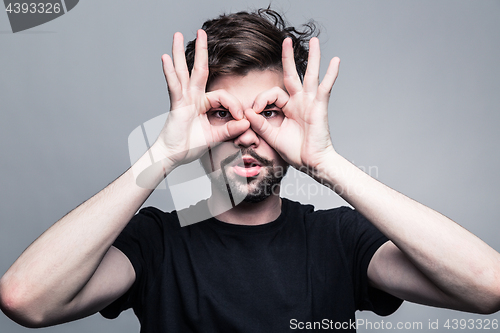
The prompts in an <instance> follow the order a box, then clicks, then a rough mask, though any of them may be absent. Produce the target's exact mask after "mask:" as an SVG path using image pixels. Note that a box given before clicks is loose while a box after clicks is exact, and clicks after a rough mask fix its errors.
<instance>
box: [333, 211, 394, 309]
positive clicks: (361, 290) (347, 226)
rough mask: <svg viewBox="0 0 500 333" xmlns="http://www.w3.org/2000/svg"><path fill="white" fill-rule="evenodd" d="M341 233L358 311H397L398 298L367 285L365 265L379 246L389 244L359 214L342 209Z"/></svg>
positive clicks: (366, 266) (366, 265) (366, 268)
mask: <svg viewBox="0 0 500 333" xmlns="http://www.w3.org/2000/svg"><path fill="white" fill-rule="evenodd" d="M340 234H341V239H342V243H343V244H344V248H345V254H346V256H347V260H348V264H349V268H350V271H351V277H352V282H353V286H354V297H355V302H356V308H357V310H371V311H373V312H375V313H376V314H378V315H381V316H387V315H389V314H391V313H393V312H394V311H396V310H397V309H398V308H399V306H400V305H401V303H402V302H403V301H402V300H401V299H399V298H397V297H395V296H392V295H390V294H388V293H386V292H384V291H382V290H379V289H376V288H374V287H371V286H370V285H369V280H368V265H369V264H370V261H371V259H372V257H373V255H374V254H375V252H376V251H377V250H378V248H379V247H380V246H382V244H384V243H385V242H387V241H388V239H387V237H385V236H384V235H383V234H382V233H381V232H380V231H379V230H378V229H377V228H376V227H375V226H374V225H373V224H372V223H371V222H370V221H368V220H367V219H366V218H365V217H364V216H363V215H361V214H360V213H359V212H358V211H356V210H353V209H350V208H347V207H344V208H343V211H342V214H341V223H340Z"/></svg>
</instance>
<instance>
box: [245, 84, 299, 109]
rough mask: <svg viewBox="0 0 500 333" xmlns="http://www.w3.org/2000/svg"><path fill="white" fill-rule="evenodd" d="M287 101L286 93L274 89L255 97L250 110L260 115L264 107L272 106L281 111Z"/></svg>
mask: <svg viewBox="0 0 500 333" xmlns="http://www.w3.org/2000/svg"><path fill="white" fill-rule="evenodd" d="M289 99H290V96H289V95H288V94H287V93H286V91H284V90H283V89H281V88H280V87H274V88H271V89H269V90H265V91H263V92H261V93H260V94H259V95H257V97H256V98H255V101H254V102H253V106H252V109H253V110H254V112H255V113H261V112H262V111H263V110H264V109H265V107H266V106H268V105H270V104H274V105H276V106H277V107H279V108H280V109H283V108H284V107H285V105H286V103H288V100H289Z"/></svg>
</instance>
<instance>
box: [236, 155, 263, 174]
mask: <svg viewBox="0 0 500 333" xmlns="http://www.w3.org/2000/svg"><path fill="white" fill-rule="evenodd" d="M261 168H262V165H261V164H260V163H259V162H258V161H257V160H256V159H254V158H253V157H249V156H244V157H243V158H242V159H241V160H240V161H239V163H238V164H236V165H234V166H233V170H234V173H236V174H237V175H238V176H241V177H247V178H248V177H255V176H257V175H258V174H259V172H260V169H261Z"/></svg>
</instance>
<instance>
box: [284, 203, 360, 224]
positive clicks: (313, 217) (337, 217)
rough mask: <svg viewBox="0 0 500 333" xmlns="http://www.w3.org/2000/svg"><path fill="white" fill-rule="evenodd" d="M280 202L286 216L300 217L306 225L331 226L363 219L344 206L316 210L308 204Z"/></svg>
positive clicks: (354, 211)
mask: <svg viewBox="0 0 500 333" xmlns="http://www.w3.org/2000/svg"><path fill="white" fill-rule="evenodd" d="M282 200H283V210H286V211H287V215H289V216H293V217H302V218H303V219H304V222H306V223H314V224H317V225H322V224H327V225H332V223H334V224H335V223H346V222H347V223H348V222H349V221H356V220H359V219H363V216H362V215H361V214H359V213H358V212H357V211H356V210H354V209H352V208H350V207H346V206H341V207H335V208H329V209H319V210H316V209H315V208H314V206H313V205H310V204H303V203H300V202H297V201H293V200H290V199H287V198H282Z"/></svg>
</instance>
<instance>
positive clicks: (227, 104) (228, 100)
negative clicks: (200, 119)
mask: <svg viewBox="0 0 500 333" xmlns="http://www.w3.org/2000/svg"><path fill="white" fill-rule="evenodd" d="M205 96H206V97H207V99H208V101H209V103H210V107H211V108H214V109H215V108H218V107H220V106H223V107H224V108H226V109H228V110H229V112H230V113H231V115H232V116H233V118H234V119H236V120H240V119H243V107H242V106H241V103H240V101H239V100H238V99H237V98H236V97H235V96H233V95H231V94H230V93H228V92H227V91H226V90H224V89H219V90H214V91H210V92H208V93H206V94H205ZM207 111H208V110H205V112H207Z"/></svg>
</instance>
